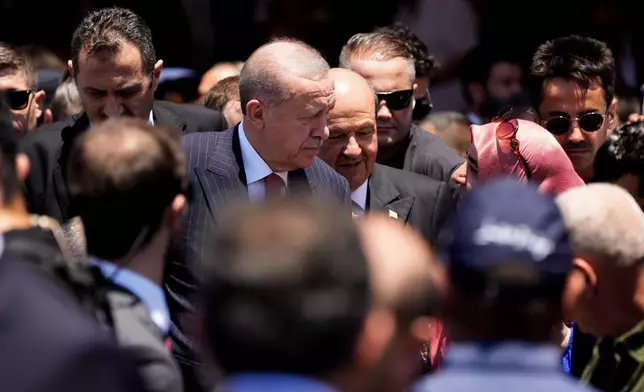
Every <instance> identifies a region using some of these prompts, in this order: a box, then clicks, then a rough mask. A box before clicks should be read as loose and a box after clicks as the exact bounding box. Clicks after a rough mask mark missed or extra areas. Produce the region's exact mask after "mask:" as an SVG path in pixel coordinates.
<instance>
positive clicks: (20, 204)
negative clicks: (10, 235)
mask: <svg viewBox="0 0 644 392" xmlns="http://www.w3.org/2000/svg"><path fill="white" fill-rule="evenodd" d="M31 226H32V223H31V218H30V215H29V212H27V207H26V205H25V202H24V200H23V199H22V198H21V197H14V198H13V200H11V201H10V202H9V203H7V204H5V205H4V206H2V207H0V233H6V232H7V231H11V230H24V229H28V228H30V227H31Z"/></svg>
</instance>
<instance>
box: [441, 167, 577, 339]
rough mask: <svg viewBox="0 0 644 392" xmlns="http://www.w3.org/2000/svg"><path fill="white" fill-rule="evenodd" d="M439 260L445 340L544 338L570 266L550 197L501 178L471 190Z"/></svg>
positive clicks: (557, 311) (564, 237)
mask: <svg viewBox="0 0 644 392" xmlns="http://www.w3.org/2000/svg"><path fill="white" fill-rule="evenodd" d="M445 258H446V260H447V268H448V276H449V278H448V279H449V284H450V286H451V287H450V293H449V295H448V301H447V303H446V306H445V323H446V324H447V328H448V330H449V334H450V337H451V338H452V341H454V342H459V341H460V342H463V341H484V340H485V341H488V340H496V341H499V340H502V341H503V340H505V341H507V340H519V341H532V342H535V343H545V342H547V341H548V340H549V339H550V336H551V328H552V327H553V326H554V325H555V324H556V323H557V322H558V321H561V319H562V312H561V300H562V295H563V292H564V286H565V283H566V279H567V276H568V273H569V271H570V269H571V267H572V249H571V247H570V243H569V240H568V233H567V232H566V227H565V225H564V222H563V219H562V217H561V214H560V212H559V209H558V208H557V205H556V203H555V201H554V199H553V198H552V197H550V196H548V195H544V194H542V193H540V192H539V191H538V189H537V188H536V186H534V185H533V184H522V183H519V182H516V181H513V180H507V179H506V180H497V181H491V182H490V183H488V184H486V185H484V186H482V187H480V188H477V189H474V190H473V191H472V192H470V193H469V194H467V195H466V196H465V197H464V199H463V200H462V201H461V204H460V206H459V209H458V211H457V213H456V216H455V217H454V220H453V223H452V227H451V230H450V232H449V235H448V236H447V241H446V254H445Z"/></svg>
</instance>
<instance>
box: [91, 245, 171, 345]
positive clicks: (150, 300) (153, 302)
mask: <svg viewBox="0 0 644 392" xmlns="http://www.w3.org/2000/svg"><path fill="white" fill-rule="evenodd" d="M89 262H90V263H92V264H94V265H97V266H98V267H99V268H100V269H101V272H102V273H103V276H105V278H106V279H109V280H111V281H112V282H113V283H114V284H117V285H119V286H121V287H123V288H125V289H127V290H129V291H131V292H132V294H134V295H135V296H136V297H137V298H138V299H139V300H140V301H141V302H142V303H143V305H144V306H145V308H146V309H147V310H148V313H149V314H150V318H151V319H152V321H153V322H154V323H155V324H156V325H157V327H159V329H160V330H161V333H162V334H163V335H167V334H168V332H169V330H170V311H169V310H168V305H167V304H166V301H165V294H164V293H163V289H162V288H161V287H159V285H157V284H156V283H154V282H152V281H151V280H150V279H148V278H146V277H144V276H141V275H139V274H137V273H136V272H134V271H130V270H128V269H126V268H123V267H119V266H117V265H116V264H112V263H110V262H107V261H104V260H100V259H97V258H95V257H89Z"/></svg>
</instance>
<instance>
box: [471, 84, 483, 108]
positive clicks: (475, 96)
mask: <svg viewBox="0 0 644 392" xmlns="http://www.w3.org/2000/svg"><path fill="white" fill-rule="evenodd" d="M466 88H467V92H468V94H469V95H470V97H471V98H472V102H474V105H480V104H481V103H482V102H483V101H484V100H485V88H484V87H483V85H481V84H480V83H469V84H468V85H467V87H466Z"/></svg>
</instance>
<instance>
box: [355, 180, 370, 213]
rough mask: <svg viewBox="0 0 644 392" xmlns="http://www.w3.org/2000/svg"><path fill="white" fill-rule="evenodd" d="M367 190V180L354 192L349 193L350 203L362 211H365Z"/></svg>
mask: <svg viewBox="0 0 644 392" xmlns="http://www.w3.org/2000/svg"><path fill="white" fill-rule="evenodd" d="M368 190H369V179H367V180H366V181H365V182H363V183H362V185H360V186H359V187H358V189H356V190H355V191H353V192H351V201H353V202H354V203H356V204H357V205H358V206H359V207H360V208H362V211H366V210H367V191H368Z"/></svg>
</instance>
